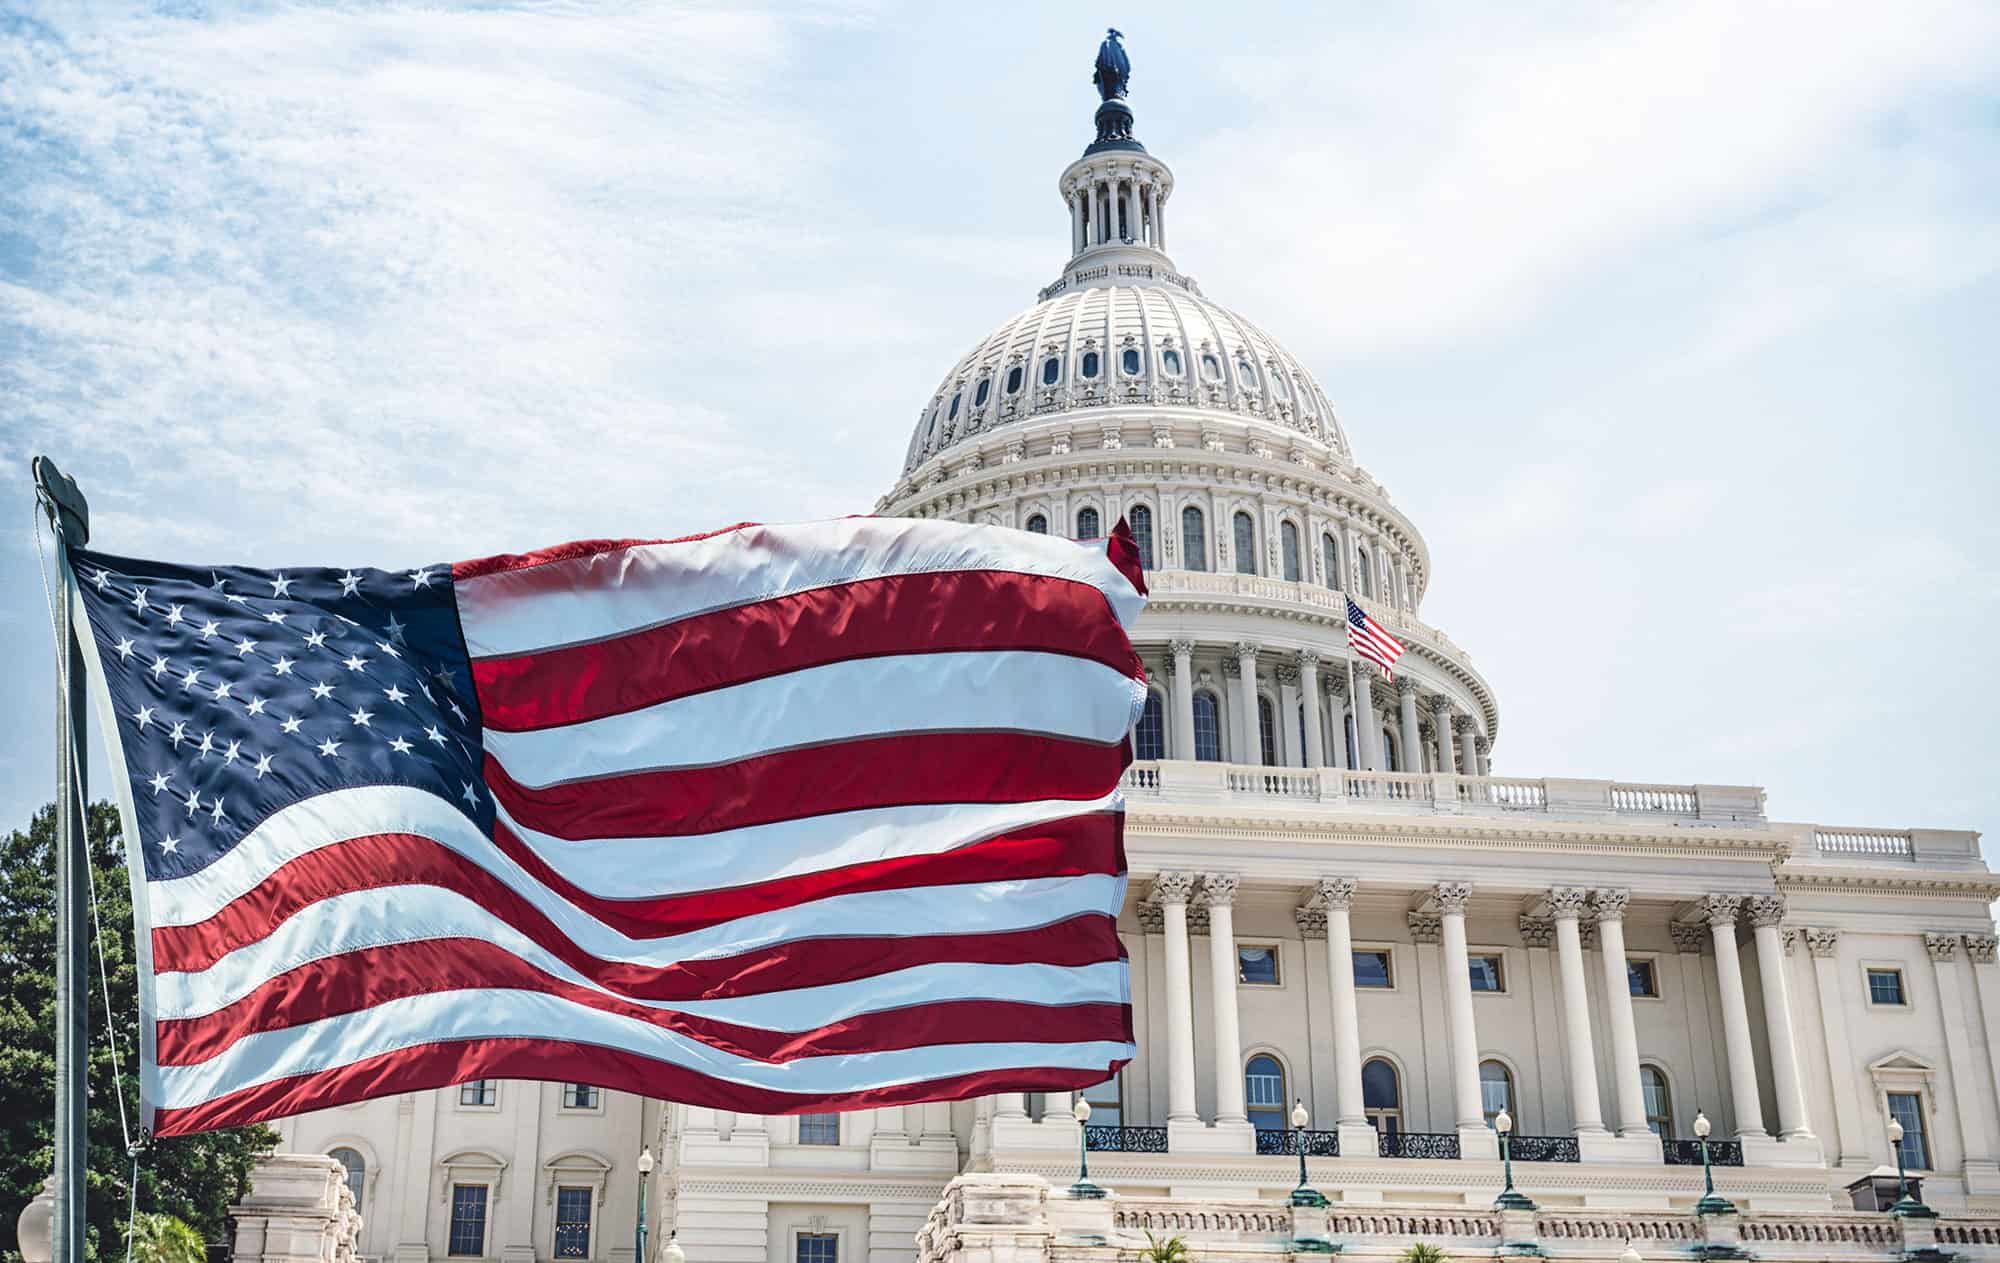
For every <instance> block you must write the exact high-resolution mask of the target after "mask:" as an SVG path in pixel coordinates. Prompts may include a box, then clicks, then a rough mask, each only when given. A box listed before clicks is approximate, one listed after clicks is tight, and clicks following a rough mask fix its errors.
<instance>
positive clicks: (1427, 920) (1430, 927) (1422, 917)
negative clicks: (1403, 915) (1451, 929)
mask: <svg viewBox="0 0 2000 1263" xmlns="http://www.w3.org/2000/svg"><path fill="white" fill-rule="evenodd" d="M1409 923H1410V939H1411V941H1412V942H1416V943H1441V942H1443V941H1444V918H1443V917H1436V916H1431V915H1429V914H1427V913H1423V912H1412V913H1410V914H1409Z"/></svg>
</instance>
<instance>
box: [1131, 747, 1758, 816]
mask: <svg viewBox="0 0 2000 1263" xmlns="http://www.w3.org/2000/svg"><path fill="white" fill-rule="evenodd" d="M1125 789H1126V792H1127V794H1129V795H1131V796H1132V797H1133V798H1134V799H1135V800H1136V799H1140V798H1147V797H1158V798H1160V799H1163V800H1170V801H1175V802H1221V801H1232V802H1242V801H1245V800H1261V801H1265V802H1269V803H1272V804H1274V805H1284V804H1293V803H1298V804H1303V803H1314V804H1319V805H1322V806H1332V807H1342V808H1346V809H1349V810H1354V811H1370V812H1373V811H1394V812H1432V813H1441V814H1446V815H1480V816H1484V815H1496V816H1497V815H1507V814H1512V813H1517V812H1519V813H1528V814H1533V815H1542V816H1549V817H1552V818H1557V819H1582V818H1588V817H1593V816H1623V817H1628V818H1638V819H1656V820H1663V821H1671V822H1674V823H1686V822H1690V821H1698V822H1704V823H1727V824H1736V825H1741V824H1761V823H1763V822H1764V791H1763V790H1761V789H1759V788H1757V787H1756V786H1754V785H1643V784H1631V783H1627V782H1623V781H1593V780H1573V779H1556V778H1552V777H1550V778H1529V777H1518V776H1460V775H1456V774H1453V773H1440V772H1356V771H1349V770H1347V769H1344V768H1330V767H1327V768H1310V767H1262V766H1257V765H1247V764H1235V763H1196V762H1186V761H1180V760H1173V759H1163V760H1157V761H1147V762H1141V763H1134V764H1133V765H1132V766H1131V767H1130V768H1129V769H1127V771H1126V773H1125Z"/></svg>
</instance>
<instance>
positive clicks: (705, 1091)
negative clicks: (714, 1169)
mask: <svg viewBox="0 0 2000 1263" xmlns="http://www.w3.org/2000/svg"><path fill="white" fill-rule="evenodd" d="M1124 1064H1125V1063H1124V1062H1123V1061H1118V1062H1114V1063H1112V1064H1111V1065H1109V1066H1107V1067H1106V1068H1105V1069H1103V1070H1095V1069H1087V1070H1077V1069H1072V1068H1069V1067H1066V1066H1027V1067H1018V1068H1009V1069H1005V1070H983V1071H980V1072H978V1073H975V1074H961V1075H950V1076H947V1077H944V1078H938V1079H926V1080H921V1081H918V1082H913V1083H899V1084H892V1085H890V1086H887V1087H880V1088H868V1089H865V1090H862V1091H858V1092H846V1093H838V1094H830V1095H814V1094H807V1093H801V1092H776V1091H772V1090H771V1089H769V1088H758V1087H751V1086H748V1085H746V1084H742V1083H735V1082H732V1081H730V1080H727V1079H718V1078H714V1077H713V1076H710V1075H705V1074H700V1073H698V1072H696V1071H693V1070H689V1069H687V1068H685V1067H683V1066H676V1065H670V1064H668V1063H666V1062H661V1061H655V1060H653V1059H652V1058H649V1057H641V1056H639V1055H637V1054H636V1053H629V1052H625V1051H623V1050H621V1049H616V1048H604V1047H600V1046H598V1045H594V1044H579V1043H572V1042H569V1041H555V1040H546V1039H482V1040H459V1041H454V1042H450V1043H437V1044H423V1045H419V1046H417V1047H414V1048H407V1049H403V1050H401V1051H398V1052H393V1053H384V1054H382V1055H380V1056H376V1057H370V1058H367V1059H366V1060H363V1061H357V1062H354V1063H352V1064H349V1065H345V1066H341V1067H338V1068H337V1069H333V1070H322V1071H319V1072H317V1073H314V1074H306V1075H297V1076H294V1077H292V1078H288V1079H279V1080H276V1081H274V1082H271V1083H265V1084H259V1085H257V1086H255V1087H249V1088H244V1089H241V1090H240V1091H236V1092H231V1093H228V1094H226V1095H224V1096H219V1097H216V1098H215V1099H214V1100H211V1101H205V1102H203V1103H202V1104H200V1105H193V1106H188V1107H186V1108H183V1109H162V1110H160V1111H159V1114H158V1117H157V1125H156V1126H155V1128H154V1132H155V1134H156V1135H160V1136H184V1135H187V1134H189V1133H191V1132H198V1131H207V1130H209V1129H211V1128H216V1127H236V1126H241V1125H243V1124H245V1123H257V1122H263V1121H264V1120H265V1119H270V1118H282V1117H285V1116H286V1115H288V1114H302V1113H305V1112H306V1111H308V1110H319V1109H327V1108H329V1107H332V1106H335V1105H348V1104H351V1103H353V1102H355V1101H365V1100H368V1099H370V1098H373V1097H378V1096H389V1095H392V1094H395V1093H401V1092H419V1091H423V1090H425V1089H427V1088H442V1087H450V1086H451V1085H452V1084H454V1083H463V1082H465V1081H466V1080H468V1079H484V1078H494V1079H554V1080H562V1081H566V1082H571V1083H589V1084H594V1085H596V1086H598V1087H601V1088H608V1089H610V1090H612V1091H614V1092H631V1093H634V1094H637V1095H640V1096H651V1097H661V1098H664V1099H666V1100H670V1101H700V1102H702V1103H703V1104H704V1105H709V1106H712V1107H714V1108H716V1109H727V1110H737V1111H740V1112H743V1113H748V1114H803V1113H810V1112H813V1111H817V1110H857V1109H867V1108H870V1107H873V1106H881V1105H913V1104H916V1103H918V1102H921V1101H947V1100H960V1099H962V1098H965V1097H969V1096H985V1095H987V1094H989V1093H993V1092H1062V1091H1074V1090H1076V1089H1078V1088H1086V1087H1089V1086H1091V1085H1092V1084H1094V1083H1102V1082H1104V1080H1105V1079H1107V1078H1108V1077H1110V1076H1111V1075H1112V1074H1115V1073H1116V1072H1117V1071H1118V1068H1119V1067H1120V1066H1123V1065H1124Z"/></svg>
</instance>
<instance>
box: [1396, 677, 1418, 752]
mask: <svg viewBox="0 0 2000 1263" xmlns="http://www.w3.org/2000/svg"><path fill="white" fill-rule="evenodd" d="M1396 706H1397V709H1398V710H1399V711H1400V712H1401V718H1402V721H1403V770H1404V771H1405V772H1421V771H1423V770H1424V735H1423V733H1421V732H1419V731H1418V730H1417V682H1416V681H1415V680H1413V679H1411V678H1410V677H1409V676H1407V675H1405V676H1399V677H1397V679H1396Z"/></svg>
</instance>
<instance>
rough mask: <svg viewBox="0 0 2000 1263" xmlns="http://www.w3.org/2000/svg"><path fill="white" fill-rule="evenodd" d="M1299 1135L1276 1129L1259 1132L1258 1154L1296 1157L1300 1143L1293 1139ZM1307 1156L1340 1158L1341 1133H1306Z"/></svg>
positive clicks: (1259, 1130)
mask: <svg viewBox="0 0 2000 1263" xmlns="http://www.w3.org/2000/svg"><path fill="white" fill-rule="evenodd" d="M1297 1134H1298V1133H1295V1132H1291V1131H1279V1130H1278V1129H1276V1128H1272V1129H1270V1130H1268V1131H1267V1130H1264V1129H1263V1128H1259V1129H1258V1130H1257V1152H1258V1153H1261V1154H1266V1155H1271V1154H1280V1155H1283V1156H1285V1157H1295V1156H1296V1155H1297V1154H1298V1152H1299V1147H1298V1142H1297V1141H1296V1140H1294V1139H1293V1137H1294V1136H1295V1135H1297ZM1304 1134H1305V1140H1306V1156H1307V1157H1308V1158H1338V1157H1339V1156H1340V1133H1339V1132H1337V1131H1309V1132H1306V1133H1304Z"/></svg>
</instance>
